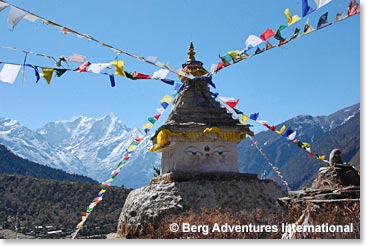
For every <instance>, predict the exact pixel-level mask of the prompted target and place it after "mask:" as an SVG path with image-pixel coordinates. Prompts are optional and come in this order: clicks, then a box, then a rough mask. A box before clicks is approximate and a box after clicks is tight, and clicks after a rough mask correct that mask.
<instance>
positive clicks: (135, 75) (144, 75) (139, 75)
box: [131, 72, 151, 79]
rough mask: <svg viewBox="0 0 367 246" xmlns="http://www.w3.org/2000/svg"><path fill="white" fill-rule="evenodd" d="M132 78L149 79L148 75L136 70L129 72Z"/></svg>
mask: <svg viewBox="0 0 367 246" xmlns="http://www.w3.org/2000/svg"><path fill="white" fill-rule="evenodd" d="M131 75H132V76H133V78H134V79H151V77H150V75H147V74H142V73H138V72H133V73H131Z"/></svg>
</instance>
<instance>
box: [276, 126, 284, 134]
mask: <svg viewBox="0 0 367 246" xmlns="http://www.w3.org/2000/svg"><path fill="white" fill-rule="evenodd" d="M285 129H287V127H286V126H285V125H283V126H282V128H280V130H278V131H275V132H276V133H278V134H283V133H284V132H285Z"/></svg>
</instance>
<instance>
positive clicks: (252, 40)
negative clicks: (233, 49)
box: [246, 35, 263, 51]
mask: <svg viewBox="0 0 367 246" xmlns="http://www.w3.org/2000/svg"><path fill="white" fill-rule="evenodd" d="M262 42H263V41H262V39H261V38H259V37H257V36H255V35H250V36H248V38H247V39H246V51H247V50H249V49H250V48H252V47H255V46H257V45H259V44H261V43H262Z"/></svg>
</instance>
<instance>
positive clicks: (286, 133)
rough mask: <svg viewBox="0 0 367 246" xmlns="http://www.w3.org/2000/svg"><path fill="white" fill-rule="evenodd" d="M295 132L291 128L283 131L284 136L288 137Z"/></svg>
mask: <svg viewBox="0 0 367 246" xmlns="http://www.w3.org/2000/svg"><path fill="white" fill-rule="evenodd" d="M292 133H293V130H292V129H291V128H288V129H286V130H285V131H284V132H283V133H282V136H283V137H288V136H289V135H291V134H292Z"/></svg>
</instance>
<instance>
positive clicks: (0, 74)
mask: <svg viewBox="0 0 367 246" xmlns="http://www.w3.org/2000/svg"><path fill="white" fill-rule="evenodd" d="M20 68H21V66H20V65H15V64H4V66H3V68H2V69H1V71H0V80H1V81H3V82H5V83H9V84H13V83H14V81H15V79H16V78H17V76H18V73H19V70H20Z"/></svg>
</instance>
